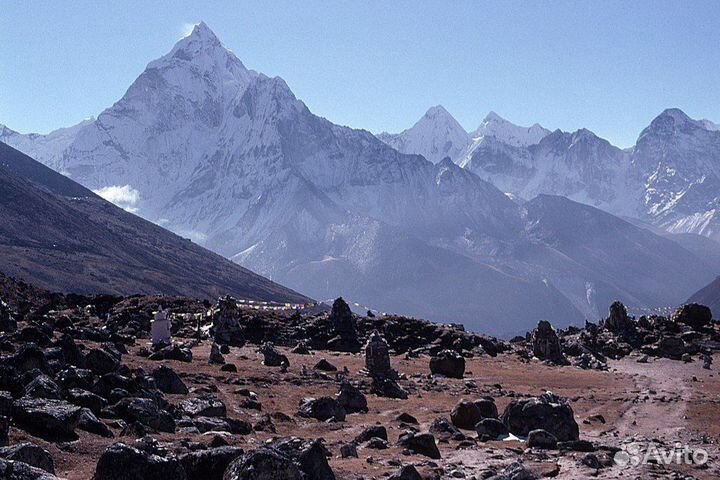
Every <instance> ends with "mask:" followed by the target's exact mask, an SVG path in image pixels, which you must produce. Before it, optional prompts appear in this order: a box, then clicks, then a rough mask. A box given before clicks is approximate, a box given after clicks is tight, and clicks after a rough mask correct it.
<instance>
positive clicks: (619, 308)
mask: <svg viewBox="0 0 720 480" xmlns="http://www.w3.org/2000/svg"><path fill="white" fill-rule="evenodd" d="M605 328H607V329H608V330H610V331H611V332H616V333H617V332H625V331H627V330H629V329H631V328H632V320H631V319H630V317H628V313H627V308H625V305H623V304H622V302H617V301H616V302H613V304H612V305H610V315H609V316H608V318H607V320H605Z"/></svg>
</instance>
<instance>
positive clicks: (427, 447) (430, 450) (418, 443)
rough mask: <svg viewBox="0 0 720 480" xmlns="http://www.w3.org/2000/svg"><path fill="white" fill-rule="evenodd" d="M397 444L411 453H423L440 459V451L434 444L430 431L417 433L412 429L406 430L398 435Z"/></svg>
mask: <svg viewBox="0 0 720 480" xmlns="http://www.w3.org/2000/svg"><path fill="white" fill-rule="evenodd" d="M398 445H400V446H401V447H404V448H406V449H408V450H410V451H411V452H413V453H417V454H420V455H425V456H426V457H430V458H433V459H436V460H437V459H440V458H441V457H440V451H439V450H438V448H437V445H436V444H435V437H434V436H433V434H432V433H419V432H416V431H414V430H407V431H405V433H403V434H402V435H400V438H399V439H398Z"/></svg>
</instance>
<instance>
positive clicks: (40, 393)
mask: <svg viewBox="0 0 720 480" xmlns="http://www.w3.org/2000/svg"><path fill="white" fill-rule="evenodd" d="M23 395H24V396H26V397H32V398H51V399H55V400H61V399H62V392H61V391H60V387H58V385H57V383H55V382H54V381H53V379H52V378H50V377H48V376H47V375H45V374H41V375H38V376H37V377H35V378H34V379H33V380H32V381H31V382H30V383H28V384H27V385H25V389H24V390H23Z"/></svg>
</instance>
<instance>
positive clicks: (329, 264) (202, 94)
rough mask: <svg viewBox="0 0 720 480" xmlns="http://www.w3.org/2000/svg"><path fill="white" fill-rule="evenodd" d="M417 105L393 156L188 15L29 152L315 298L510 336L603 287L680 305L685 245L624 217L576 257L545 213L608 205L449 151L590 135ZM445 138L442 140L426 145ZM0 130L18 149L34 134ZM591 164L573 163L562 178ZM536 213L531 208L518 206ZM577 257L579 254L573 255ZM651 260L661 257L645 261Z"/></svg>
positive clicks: (585, 215) (577, 316)
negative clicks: (313, 107)
mask: <svg viewBox="0 0 720 480" xmlns="http://www.w3.org/2000/svg"><path fill="white" fill-rule="evenodd" d="M431 110H432V111H431V112H429V113H428V115H427V116H426V118H424V119H423V120H421V121H420V122H418V128H419V129H420V130H422V131H428V132H431V133H432V134H433V138H432V139H430V140H428V141H425V140H427V139H423V142H420V143H417V144H415V143H413V141H411V140H412V135H406V137H407V138H404V139H398V141H399V142H401V143H402V142H406V143H404V144H406V145H420V146H422V147H423V148H429V149H430V151H431V152H432V160H428V159H426V158H424V157H423V156H422V155H418V154H405V153H401V152H399V151H398V150H397V149H394V148H392V147H391V146H389V145H388V144H386V143H384V142H382V141H380V140H379V139H378V138H377V137H375V136H374V135H372V134H371V133H369V132H367V131H363V130H354V129H351V128H348V127H341V126H338V125H335V124H333V123H331V122H330V121H328V120H326V119H324V118H321V117H318V116H316V115H314V114H313V113H312V112H310V110H309V109H308V108H307V107H306V106H305V104H304V103H303V102H302V101H300V100H298V99H297V98H296V97H295V96H294V94H293V93H292V91H291V90H290V89H289V87H288V86H287V84H286V83H285V82H284V81H283V80H282V79H280V78H277V77H276V78H270V77H267V76H265V75H263V74H262V73H258V72H254V71H252V70H248V69H247V68H245V66H244V65H243V64H242V62H241V61H240V60H239V59H238V58H237V57H236V56H235V55H234V54H233V53H232V52H230V51H229V50H227V49H226V48H224V47H223V45H222V44H221V43H220V41H219V40H218V39H217V37H216V36H215V35H214V33H213V32H212V31H211V30H210V29H209V28H208V27H207V25H205V24H200V25H198V26H197V27H196V28H195V29H194V31H193V33H192V34H191V35H189V36H188V37H186V38H184V39H182V40H181V41H179V42H178V43H177V44H176V45H175V46H174V47H173V49H172V50H171V51H170V53H168V54H167V55H165V56H163V57H161V58H160V59H158V60H155V61H153V62H151V63H149V64H148V67H147V68H146V70H145V71H144V72H143V73H142V74H141V75H140V76H139V77H138V78H137V79H136V81H135V82H133V84H132V85H131V86H130V88H129V89H128V91H127V93H126V94H125V95H124V96H123V98H121V99H120V100H119V101H118V102H117V103H115V104H114V105H113V106H111V107H110V108H108V109H106V110H105V111H104V112H102V113H100V115H98V116H97V119H96V120H94V121H92V122H90V123H89V124H86V125H83V126H82V127H80V128H79V129H78V131H77V132H76V133H75V134H74V137H73V138H72V140H71V141H70V142H69V143H68V144H67V145H66V146H64V147H62V151H61V152H47V153H46V156H45V158H41V160H42V161H43V162H45V163H46V164H48V165H50V166H52V167H53V168H54V169H56V170H57V171H62V172H64V173H67V174H68V175H70V176H71V178H72V179H73V180H75V181H78V182H79V183H81V184H83V185H85V186H86V187H89V188H91V189H93V190H94V191H97V192H100V193H103V194H105V195H107V192H113V194H114V195H115V196H116V197H122V199H123V200H125V202H124V203H123V206H124V207H125V208H128V209H131V210H132V211H137V212H138V214H140V215H142V216H143V217H144V218H146V219H149V220H151V221H153V222H156V223H158V224H160V225H163V226H165V227H167V228H169V229H171V230H172V231H174V232H176V233H178V234H180V235H182V236H185V237H189V238H193V239H194V240H196V241H197V242H199V243H201V244H202V245H204V246H206V247H208V248H210V249H212V250H213V251H215V252H218V253H220V254H222V255H224V256H226V257H228V258H232V259H233V260H234V261H236V262H238V263H240V264H242V265H244V266H246V267H248V268H250V269H252V270H254V271H257V272H259V273H261V274H263V275H266V276H268V277H270V278H271V279H273V280H276V281H279V282H280V283H282V284H284V285H288V286H289V287H291V288H295V289H298V290H300V291H303V292H306V293H307V294H308V295H310V296H313V297H315V298H321V299H327V298H331V297H334V296H338V295H344V296H346V297H348V298H350V299H352V300H353V301H357V302H359V303H362V304H365V305H370V306H372V307H374V308H378V309H380V310H384V311H388V312H398V313H404V314H410V315H416V316H422V317H427V318H430V319H433V320H437V321H448V322H450V321H452V322H462V323H465V324H466V325H467V326H468V328H470V329H475V330H482V331H485V332H490V333H500V334H502V333H522V332H523V331H525V330H526V329H528V328H530V327H531V326H533V325H534V324H535V323H537V321H538V320H540V319H552V320H553V322H554V323H557V324H568V323H581V322H582V321H583V320H584V319H586V318H588V319H597V318H599V317H600V316H601V315H604V314H605V309H606V304H607V303H608V302H609V301H610V300H612V299H615V298H620V299H623V300H626V301H627V302H628V304H631V305H638V306H650V304H656V303H658V302H660V301H662V302H663V303H665V302H680V301H682V300H684V299H685V298H687V296H689V295H690V294H691V293H692V292H693V291H695V290H696V289H697V288H699V287H700V286H701V285H704V284H706V283H707V282H709V281H710V280H711V279H712V278H713V276H714V272H712V271H711V270H710V269H709V268H708V267H707V266H706V265H704V264H703V263H702V262H701V261H700V260H698V259H697V258H696V257H695V256H693V255H692V254H690V253H689V252H688V251H686V250H684V249H682V248H678V247H677V245H675V244H673V243H672V242H667V241H665V240H664V239H662V238H660V237H659V236H657V235H655V234H653V233H648V232H645V231H644V230H643V229H641V228H639V227H635V226H633V225H631V224H629V223H627V222H622V221H620V222H621V223H613V222H609V224H612V225H614V227H613V228H614V231H615V232H617V234H618V235H619V236H621V237H622V238H623V239H627V241H623V242H620V243H619V244H614V243H613V242H612V241H611V240H612V239H609V238H606V237H602V238H601V239H598V241H596V242H592V241H590V240H592V239H588V245H590V246H592V249H593V251H592V252H585V251H582V250H577V249H572V248H565V247H562V245H559V244H556V242H559V241H560V239H562V238H564V236H565V235H566V234H567V232H565V231H564V230H563V229H561V228H560V226H559V225H558V223H557V222H555V221H552V218H550V217H552V216H559V217H560V218H561V219H563V220H564V221H566V222H567V223H568V224H576V225H578V226H579V227H578V228H580V229H582V228H584V226H585V225H587V222H588V221H590V220H592V222H604V221H607V219H606V216H607V214H605V213H603V212H601V211H599V210H596V209H594V208H591V207H588V208H580V207H579V206H578V205H577V204H575V203H574V202H569V203H568V204H563V205H564V206H563V208H561V209H560V211H559V210H558V209H557V208H553V205H555V204H554V203H553V202H552V201H551V200H549V199H543V198H540V199H538V200H537V201H536V202H534V203H533V202H531V203H530V204H529V205H524V204H523V203H524V202H515V201H513V200H512V199H511V198H510V197H508V196H507V195H505V194H504V193H503V192H504V191H506V190H505V188H503V189H502V191H501V190H499V189H498V188H496V186H494V185H493V184H491V183H490V182H488V181H486V180H484V179H483V178H481V176H479V175H477V174H476V173H474V172H473V171H472V170H473V169H472V168H461V167H460V166H459V165H457V164H456V163H454V162H453V161H452V160H451V159H450V158H448V157H447V153H448V152H454V151H457V152H459V151H461V150H462V151H467V149H468V148H470V147H471V146H472V145H474V143H473V142H474V141H475V140H476V139H477V138H480V137H481V140H479V143H480V144H481V145H482V148H481V149H478V150H477V151H480V150H483V151H484V150H485V149H489V148H491V146H492V148H495V147H497V149H509V150H508V151H510V152H514V151H518V152H528V153H527V155H531V154H530V153H529V152H530V151H531V150H534V149H540V148H541V146H542V145H543V144H544V142H546V143H547V149H548V150H552V149H551V148H550V147H551V146H552V145H554V142H557V144H558V145H561V146H563V147H562V148H569V147H570V146H575V148H576V149H577V151H579V152H580V151H584V150H583V149H585V148H586V147H584V146H583V145H584V142H586V141H588V140H585V137H589V135H586V134H585V133H583V132H581V133H579V134H577V135H575V136H573V135H572V134H567V135H570V136H569V137H567V135H566V134H563V133H562V132H557V133H554V132H549V131H547V130H544V129H543V128H542V127H540V126H537V125H536V126H533V127H529V128H524V127H515V126H513V125H512V124H509V122H505V121H503V120H502V119H500V117H498V116H497V115H494V114H493V115H489V116H488V118H486V121H484V122H483V124H482V125H481V128H480V129H478V131H477V132H476V133H475V134H476V135H480V137H476V138H473V137H471V136H470V135H467V134H466V135H465V136H464V135H459V133H460V132H459V131H458V129H457V126H458V125H457V122H452V121H450V120H449V118H448V116H449V114H447V112H446V111H444V109H442V108H439V107H438V108H435V109H431ZM434 122H437V124H435V123H434ZM446 134H447V135H450V137H451V138H449V139H448V140H449V141H446V142H444V143H443V142H442V141H435V140H436V139H442V136H443V135H446ZM11 137H12V138H11V140H13V141H16V142H19V141H20V140H21V139H22V141H24V142H26V143H27V144H28V145H30V146H32V145H39V144H41V143H42V141H45V140H47V138H46V137H38V136H35V137H34V138H32V139H31V138H29V137H28V136H25V137H21V138H18V137H17V135H11ZM48 137H50V136H48ZM548 138H550V140H547V139H548ZM386 141H388V142H390V141H391V140H389V139H387V138H386ZM46 143H47V142H46ZM591 143H592V142H591ZM58 145H59V144H58ZM461 146H462V147H461ZM27 148H30V147H27ZM398 148H401V147H398ZM543 148H545V147H543ZM608 148H609V147H608ZM463 149H464V150H463ZM543 151H545V150H543ZM476 156H477V155H476V154H475V153H474V154H473V156H472V158H473V162H474V161H476V160H477V161H478V165H482V168H484V169H486V170H490V169H491V167H490V164H489V163H488V162H483V161H481V160H482V159H481V158H479V157H478V158H476ZM504 158H507V161H508V162H509V163H508V165H507V167H508V168H505V167H504V166H503V164H502V162H501V161H500V160H501V159H504ZM503 161H504V160H503ZM526 161H527V168H526V167H524V166H523V165H522V164H518V163H517V162H515V157H514V156H513V155H509V154H508V155H507V156H506V157H502V158H501V157H498V161H497V162H495V163H496V164H497V166H496V167H493V168H494V169H495V171H499V172H505V173H503V175H504V176H506V177H508V179H509V180H508V185H512V182H514V181H515V176H516V173H515V172H517V171H524V169H529V170H531V167H532V166H533V157H531V156H528V158H527V159H526ZM508 172H509V173H508ZM593 175H594V171H592V170H591V171H589V172H586V173H583V174H582V175H578V180H577V183H578V184H580V187H578V188H580V189H582V182H583V181H584V179H586V178H590V177H592V176H593ZM548 179H549V180H552V178H551V177H548ZM116 201H118V200H117V199H116ZM539 206H544V207H543V208H542V209H541V208H539ZM531 207H533V208H531ZM563 209H564V210H567V211H563ZM538 211H543V212H545V213H544V214H543V215H542V216H540V217H535V216H533V212H538ZM588 219H590V220H588ZM536 222H539V223H536ZM538 225H542V230H538ZM548 229H549V230H548ZM581 231H582V230H581ZM541 233H542V234H541ZM631 239H635V240H637V241H640V242H644V243H645V244H644V245H639V246H635V245H633V243H632V241H631ZM658 239H659V240H658ZM600 240H602V241H600ZM618 249H627V250H631V251H632V250H633V249H635V251H634V253H635V256H636V257H637V266H638V267H637V271H625V270H623V269H622V261H623V258H624V257H623V254H624V253H625V252H622V251H618ZM589 253H591V254H592V255H591V258H592V259H594V260H595V263H589V261H586V259H585V256H587V255H588V254H589ZM657 255H659V256H662V257H664V258H665V259H666V260H664V261H663V262H661V263H659V264H658V265H657V266H654V262H655V261H656V258H655V256H657ZM683 269H689V270H690V272H689V273H687V274H686V275H675V276H672V277H670V278H668V279H666V283H667V284H666V285H665V286H664V287H663V289H662V291H657V292H655V293H653V292H652V291H649V289H647V288H645V287H643V285H642V282H641V279H642V278H643V271H658V270H659V271H661V272H663V274H666V273H667V272H670V271H673V270H674V271H677V270H683ZM663 294H665V296H663Z"/></svg>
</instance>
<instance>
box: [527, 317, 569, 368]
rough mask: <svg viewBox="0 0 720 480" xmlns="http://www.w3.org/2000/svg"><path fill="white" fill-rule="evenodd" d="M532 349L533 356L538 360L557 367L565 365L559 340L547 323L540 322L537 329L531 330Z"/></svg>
mask: <svg viewBox="0 0 720 480" xmlns="http://www.w3.org/2000/svg"><path fill="white" fill-rule="evenodd" d="M532 349H533V354H534V355H535V356H536V357H538V358H539V359H540V360H546V361H548V362H551V363H555V364H558V365H562V364H565V363H567V360H566V359H565V357H564V356H563V354H562V346H561V345H560V339H559V338H558V336H557V334H556V333H555V329H553V327H552V325H550V322H548V321H545V320H541V321H540V322H539V323H538V326H537V328H535V330H533V333H532Z"/></svg>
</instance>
